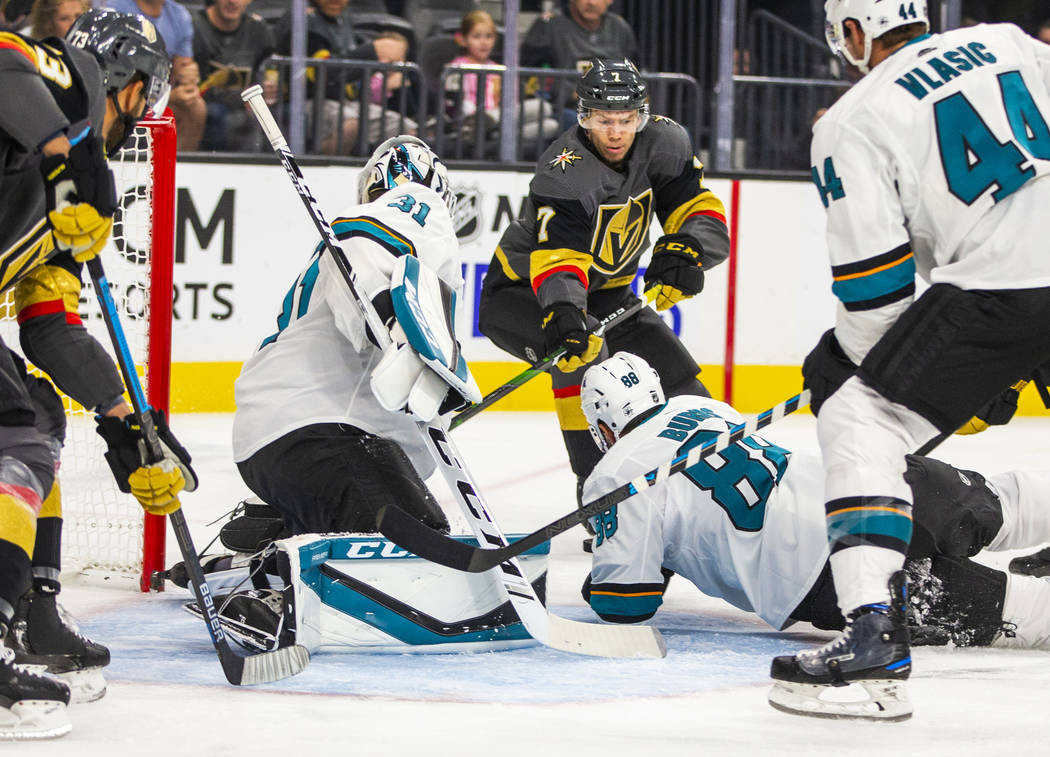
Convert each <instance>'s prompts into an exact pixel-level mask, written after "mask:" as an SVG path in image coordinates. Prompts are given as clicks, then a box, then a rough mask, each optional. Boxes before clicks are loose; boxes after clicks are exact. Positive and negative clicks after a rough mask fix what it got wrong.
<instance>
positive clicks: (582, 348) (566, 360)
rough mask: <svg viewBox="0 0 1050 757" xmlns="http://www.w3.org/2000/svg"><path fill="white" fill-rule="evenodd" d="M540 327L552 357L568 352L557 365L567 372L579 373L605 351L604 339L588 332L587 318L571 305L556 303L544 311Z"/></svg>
mask: <svg viewBox="0 0 1050 757" xmlns="http://www.w3.org/2000/svg"><path fill="white" fill-rule="evenodd" d="M540 326H541V328H542V329H543V340H544V343H545V347H546V350H547V354H548V355H549V354H551V353H552V352H554V351H556V350H557V349H558V348H562V347H563V348H564V349H565V355H564V356H563V357H562V358H561V359H560V360H559V361H558V362H557V363H555V365H556V366H558V370H560V371H562V372H563V373H572V372H573V371H578V370H579V369H580V368H582V367H583V366H585V365H587V364H588V363H590V362H592V361H593V360H594V359H595V358H596V357H598V354H599V353H600V352H601V351H602V344H603V341H604V340H603V339H602V338H601V337H600V336H598V335H597V334H591V333H588V330H587V317H586V315H584V313H583V311H582V310H580V309H579V308H578V307H576V306H575V305H572V304H570V303H568V302H556V303H554V304H553V305H551V306H550V307H548V308H547V309H546V310H544V311H543V319H542V320H541V321H540Z"/></svg>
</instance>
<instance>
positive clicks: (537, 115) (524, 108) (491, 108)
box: [447, 10, 561, 141]
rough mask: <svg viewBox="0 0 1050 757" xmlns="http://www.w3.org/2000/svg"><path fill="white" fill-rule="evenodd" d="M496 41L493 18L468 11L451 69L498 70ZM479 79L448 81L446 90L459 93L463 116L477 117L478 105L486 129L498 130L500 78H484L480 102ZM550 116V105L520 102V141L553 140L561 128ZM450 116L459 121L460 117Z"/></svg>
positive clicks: (533, 100)
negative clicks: (493, 51)
mask: <svg viewBox="0 0 1050 757" xmlns="http://www.w3.org/2000/svg"><path fill="white" fill-rule="evenodd" d="M497 38H498V33H497V31H496V22H495V21H493V20H492V16H490V15H489V14H488V13H487V12H486V11H482V10H474V11H468V12H467V13H466V14H464V16H463V21H462V22H461V23H460V25H459V31H458V32H456V43H457V44H458V45H459V46H460V47H461V48H462V53H461V54H460V55H459V56H457V57H455V58H453V59H452V61H451V63H452V65H457V64H463V65H470V66H486V67H490V68H493V69H498V68H501V66H499V65H498V64H496V63H495V62H493V60H492V49H493V48H494V47H495V46H496V40H497ZM478 79H479V76H478V74H471V73H464V74H461V75H460V76H459V77H449V79H448V85H447V86H448V89H450V90H457V89H458V90H459V91H460V92H461V93H462V106H461V108H462V110H461V113H462V115H463V116H467V117H470V116H473V115H474V114H475V113H477V110H478V105H479V104H480V105H481V107H482V108H483V109H484V111H485V115H486V118H487V120H488V122H489V125H490V126H491V127H495V126H498V125H499V121H500V88H501V81H502V79H501V77H499V76H487V77H485V92H484V94H483V95H481V96H480V102H479V94H478ZM553 112H554V111H553V109H552V108H551V105H550V103H548V102H546V101H545V100H541V99H540V98H538V97H533V98H528V99H525V100H523V101H522V103H521V110H520V112H519V118H520V120H521V124H522V127H521V136H522V139H524V140H526V141H531V140H535V139H536V138H537V137H538V136H541V135H542V137H543V138H545V139H553V138H554V137H556V136H557V135H558V134H559V132H560V131H561V127H560V125H559V124H558V120H557V119H556V118H554V117H553ZM450 115H452V116H454V117H458V116H459V115H460V113H454V114H450Z"/></svg>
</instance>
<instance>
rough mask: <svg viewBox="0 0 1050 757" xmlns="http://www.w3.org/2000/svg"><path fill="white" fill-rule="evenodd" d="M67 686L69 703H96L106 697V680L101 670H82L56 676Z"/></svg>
mask: <svg viewBox="0 0 1050 757" xmlns="http://www.w3.org/2000/svg"><path fill="white" fill-rule="evenodd" d="M57 675H58V678H61V679H62V680H63V681H65V682H66V683H68V684H69V703H70V704H83V703H84V702H97V701H98V700H99V699H101V698H102V697H104V696H105V695H106V678H105V676H104V675H103V674H102V668H84V669H83V670H71V671H69V672H68V673H59V674H57Z"/></svg>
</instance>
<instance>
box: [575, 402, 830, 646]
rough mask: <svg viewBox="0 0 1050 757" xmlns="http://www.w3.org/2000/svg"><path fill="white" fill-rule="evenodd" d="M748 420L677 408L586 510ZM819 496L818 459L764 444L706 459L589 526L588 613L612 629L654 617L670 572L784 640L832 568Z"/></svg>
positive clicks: (611, 465) (719, 410)
mask: <svg viewBox="0 0 1050 757" xmlns="http://www.w3.org/2000/svg"><path fill="white" fill-rule="evenodd" d="M742 420H743V419H742V418H741V417H740V414H739V413H737V412H736V410H734V409H733V408H732V407H730V406H729V405H727V404H725V403H723V402H718V401H716V400H712V399H706V398H702V397H695V396H682V397H673V398H671V399H670V400H669V401H668V402H667V404H666V405H665V406H664V408H663V409H662V410H661V411H660V412H659V413H658V414H656V415H655V416H653V417H652V418H649V419H648V420H646V421H645V422H644V423H642V424H641V425H640V426H638V427H637V428H635V429H633V430H632V431H630V432H628V433H627V434H625V435H624V436H623V438H621V439H620V440H619V441H618V442H616V444H614V445H613V446H612V447H611V448H610V449H609V451H608V452H607V453H606V454H605V456H604V457H603V458H602V459H601V461H600V462H599V463H598V465H597V466H596V467H595V469H594V471H593V472H592V473H591V475H590V476H589V477H588V478H587V481H586V483H585V484H584V489H583V498H584V501H585V502H590V501H592V500H594V499H596V498H597V497H599V496H600V495H602V494H605V493H607V492H609V491H612V490H613V489H615V488H616V487H618V486H620V485H622V484H624V483H626V482H628V481H630V480H632V479H634V478H636V477H638V476H640V475H642V474H644V473H646V472H647V471H649V470H652V469H654V468H656V467H658V466H659V465H661V464H663V463H666V462H667V461H669V460H671V459H672V458H674V457H675V456H676V455H678V454H679V453H681V452H685V451H687V450H689V449H691V448H692V447H694V446H696V445H698V444H702V443H703V442H705V441H707V440H708V439H710V438H711V437H712V436H713V435H715V434H717V433H719V432H721V431H724V430H726V429H727V428H729V427H730V426H731V425H735V424H737V423H740V422H741V421H742ZM822 493H823V470H822V467H821V463H820V459H819V457H817V456H814V455H800V454H797V453H791V452H788V450H786V449H783V448H782V447H778V446H776V445H774V444H770V443H769V442H767V441H765V440H764V439H762V438H761V437H759V436H756V435H752V436H750V437H748V438H747V439H745V440H743V441H741V442H738V443H736V444H733V445H731V446H729V447H727V448H726V449H724V450H722V451H721V452H719V453H717V454H714V455H710V456H708V457H706V458H703V459H702V460H701V461H700V462H699V463H697V464H696V465H694V466H692V467H691V468H689V469H687V470H686V471H683V472H682V473H676V474H675V475H673V476H671V477H670V478H668V480H667V481H665V482H664V483H662V484H659V485H657V486H654V487H651V488H646V489H644V490H643V491H641V492H639V493H638V494H636V495H634V496H633V497H631V498H630V499H628V500H625V501H623V502H621V503H619V504H618V505H616V506H615V507H613V508H611V509H610V510H607V511H606V512H604V513H602V514H600V515H598V516H596V517H595V518H593V519H592V521H591V522H592V524H593V525H594V526H595V531H596V534H597V535H596V536H595V539H594V556H593V563H592V565H591V599H590V602H591V607H593V608H594V610H595V611H596V612H597V613H598V614H599V615H601V616H603V617H605V618H606V619H608V620H614V621H621V622H622V621H631V620H642V619H645V618H647V617H649V616H651V615H652V614H653V613H654V612H656V609H657V608H658V607H659V606H660V603H661V602H662V596H663V586H664V579H663V576H662V575H661V572H660V568H661V567H665V568H669V569H671V570H673V571H674V572H675V573H677V574H678V575H679V576H682V577H683V578H686V579H688V580H689V581H692V582H693V583H694V584H695V585H696V587H697V588H698V589H699V590H700V591H702V592H703V593H704V594H707V595H710V596H712V597H721V598H723V599H725V600H726V601H727V602H729V603H730V604H732V605H734V606H736V607H739V608H740V609H742V610H747V611H753V612H755V613H757V614H758V615H759V616H760V617H761V618H762V619H763V620H764V621H766V622H767V623H769V624H770V625H771V626H773V627H774V628H777V629H780V628H782V627H783V626H784V624H785V623H786V622H787V621H788V618H789V616H790V614H791V612H792V611H793V610H794V609H795V608H796V607H797V606H798V604H799V602H801V601H802V599H803V597H805V596H806V593H807V592H808V591H809V588H810V586H812V584H813V582H814V581H815V580H816V578H817V576H818V575H819V574H820V571H821V569H822V568H823V567H824V562H825V561H826V560H827V556H828V539H827V531H826V528H825V526H824V502H823V497H822V496H821V495H822Z"/></svg>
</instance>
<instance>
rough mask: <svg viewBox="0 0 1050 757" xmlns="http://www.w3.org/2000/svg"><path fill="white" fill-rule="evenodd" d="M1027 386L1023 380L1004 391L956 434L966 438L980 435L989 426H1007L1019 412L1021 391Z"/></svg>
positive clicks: (1025, 380)
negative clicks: (970, 435) (968, 435)
mask: <svg viewBox="0 0 1050 757" xmlns="http://www.w3.org/2000/svg"><path fill="white" fill-rule="evenodd" d="M1026 386H1028V380H1027V379H1021V380H1020V381H1018V382H1017V383H1016V384H1014V385H1013V386H1011V387H1008V388H1007V389H1004V390H1003V391H1002V392H1001V393H1000V394H999V396H997V397H996V398H995V399H993V400H992V401H990V402H989V403H988V404H987V405H985V406H984V407H982V408H981V409H980V410H978V411H977V412H976V413H975V414H974V416H973V417H972V418H971V419H970V420H968V421H966V423H964V424H963V425H962V426H960V427H959V429H958V430H956V432H955V433H957V434H961V435H963V436H966V435H967V434H979V433H981V432H982V431H984V430H986V429H987V428H988V427H989V426H1005V425H1006V424H1007V423H1009V422H1010V419H1011V418H1013V417H1014V413H1016V412H1017V403H1018V401H1019V400H1020V399H1021V391H1022V390H1023V389H1024V388H1025V387H1026Z"/></svg>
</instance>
